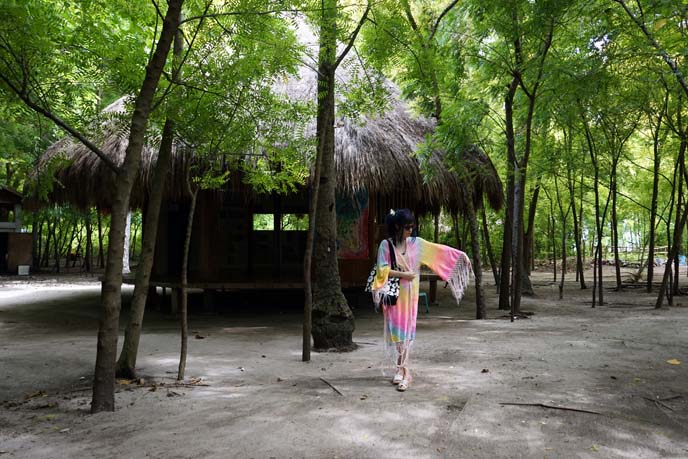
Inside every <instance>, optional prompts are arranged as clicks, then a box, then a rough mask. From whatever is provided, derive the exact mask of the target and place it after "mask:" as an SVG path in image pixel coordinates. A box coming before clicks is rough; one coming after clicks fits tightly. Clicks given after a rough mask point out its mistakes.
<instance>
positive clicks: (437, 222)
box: [433, 213, 440, 243]
mask: <svg viewBox="0 0 688 459" xmlns="http://www.w3.org/2000/svg"><path fill="white" fill-rule="evenodd" d="M433 241H434V242H435V243H439V242H440V214H439V213H438V214H436V215H435V238H434V239H433Z"/></svg>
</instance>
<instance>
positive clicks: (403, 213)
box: [385, 209, 416, 243]
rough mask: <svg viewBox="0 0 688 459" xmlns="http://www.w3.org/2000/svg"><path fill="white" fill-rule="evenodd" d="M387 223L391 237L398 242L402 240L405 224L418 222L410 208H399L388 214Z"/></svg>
mask: <svg viewBox="0 0 688 459" xmlns="http://www.w3.org/2000/svg"><path fill="white" fill-rule="evenodd" d="M385 223H387V232H388V233H389V237H391V238H392V241H394V243H398V242H401V236H402V235H403V234H404V232H403V226H404V225H409V224H411V223H416V218H415V217H414V216H413V212H411V211H410V210H409V209H397V210H392V211H390V213H388V214H387V217H386V218H385Z"/></svg>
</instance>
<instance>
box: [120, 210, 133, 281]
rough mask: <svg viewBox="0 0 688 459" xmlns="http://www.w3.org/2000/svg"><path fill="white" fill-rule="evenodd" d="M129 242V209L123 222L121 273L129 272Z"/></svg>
mask: <svg viewBox="0 0 688 459" xmlns="http://www.w3.org/2000/svg"><path fill="white" fill-rule="evenodd" d="M130 243H131V210H130V211H129V212H127V219H126V222H125V224H124V250H123V252H122V274H129V273H130V272H131V269H129V244H130Z"/></svg>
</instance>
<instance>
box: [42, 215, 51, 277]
mask: <svg viewBox="0 0 688 459" xmlns="http://www.w3.org/2000/svg"><path fill="white" fill-rule="evenodd" d="M51 223H52V217H50V216H48V217H46V219H45V248H44V249H43V260H42V261H41V266H43V267H44V268H47V267H48V263H49V262H50V237H51V235H52V225H51Z"/></svg>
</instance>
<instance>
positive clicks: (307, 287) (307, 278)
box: [301, 146, 323, 362]
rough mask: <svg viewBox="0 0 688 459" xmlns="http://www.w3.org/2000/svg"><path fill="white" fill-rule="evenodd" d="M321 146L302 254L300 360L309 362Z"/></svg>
mask: <svg viewBox="0 0 688 459" xmlns="http://www.w3.org/2000/svg"><path fill="white" fill-rule="evenodd" d="M322 158H323V152H322V148H320V146H318V151H317V155H316V158H315V171H314V173H313V181H312V185H311V196H310V206H309V209H308V234H307V236H306V250H305V253H304V256H303V285H304V299H305V301H304V304H303V349H302V353H301V360H302V361H303V362H310V360H311V333H312V328H313V327H312V321H313V284H312V275H311V268H312V266H313V241H314V239H315V217H316V215H317V211H318V195H319V194H320V176H321V169H322Z"/></svg>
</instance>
